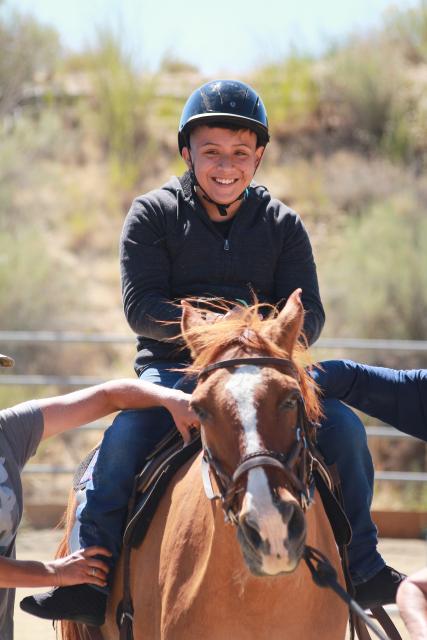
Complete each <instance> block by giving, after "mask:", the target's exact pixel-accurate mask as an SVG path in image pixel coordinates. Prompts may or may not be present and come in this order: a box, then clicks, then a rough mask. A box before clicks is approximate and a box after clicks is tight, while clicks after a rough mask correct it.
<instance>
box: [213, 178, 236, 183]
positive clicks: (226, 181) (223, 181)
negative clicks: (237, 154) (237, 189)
mask: <svg viewBox="0 0 427 640" xmlns="http://www.w3.org/2000/svg"><path fill="white" fill-rule="evenodd" d="M215 182H219V183H220V184H232V183H233V182H234V180H226V179H225V178H215Z"/></svg>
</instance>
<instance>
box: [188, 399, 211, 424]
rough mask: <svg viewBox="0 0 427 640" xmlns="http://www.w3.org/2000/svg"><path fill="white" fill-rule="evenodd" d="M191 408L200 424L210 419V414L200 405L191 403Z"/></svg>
mask: <svg viewBox="0 0 427 640" xmlns="http://www.w3.org/2000/svg"><path fill="white" fill-rule="evenodd" d="M191 408H192V409H193V411H194V413H195V414H196V416H197V417H198V418H199V420H200V422H205V421H206V420H207V419H208V418H209V413H208V411H206V409H204V408H203V407H201V406H200V405H198V404H193V403H191Z"/></svg>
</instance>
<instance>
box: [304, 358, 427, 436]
mask: <svg viewBox="0 0 427 640" xmlns="http://www.w3.org/2000/svg"><path fill="white" fill-rule="evenodd" d="M312 376H313V378H314V379H315V380H316V382H317V383H318V384H319V386H320V388H321V390H322V392H323V394H324V396H325V397H326V398H338V399H339V400H343V401H344V402H345V403H346V404H349V405H350V406H351V407H354V408H355V409H359V410H360V411H363V412H364V413H366V414H368V415H370V416H372V417H374V418H379V419H380V420H382V421H383V422H387V423H388V424H391V425H392V426H393V427H396V428H397V429H400V431H403V432H404V433H408V434H409V435H411V436H415V437H416V438H420V439H421V440H424V441H426V442H427V369H409V370H398V369H387V368H386V367H371V366H369V365H366V364H360V363H358V362H353V361H352V360H326V361H325V362H321V363H320V368H315V369H314V370H313V371H312Z"/></svg>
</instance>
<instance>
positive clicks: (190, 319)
mask: <svg viewBox="0 0 427 640" xmlns="http://www.w3.org/2000/svg"><path fill="white" fill-rule="evenodd" d="M181 307H182V316H181V335H182V337H183V338H184V340H185V343H186V345H187V347H188V348H189V349H190V351H191V356H192V358H193V359H194V358H195V357H196V356H197V355H198V352H199V349H198V346H197V339H196V336H195V334H194V332H193V331H192V329H195V328H196V327H200V326H201V325H204V324H206V321H205V320H204V319H203V318H202V315H201V314H200V313H199V312H198V311H197V310H196V309H195V308H194V307H192V306H191V304H190V303H189V302H187V301H186V300H181Z"/></svg>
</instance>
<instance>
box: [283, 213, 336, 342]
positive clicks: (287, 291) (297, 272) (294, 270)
mask: <svg viewBox="0 0 427 640" xmlns="http://www.w3.org/2000/svg"><path fill="white" fill-rule="evenodd" d="M295 289H302V296H301V301H302V304H303V307H304V310H305V316H304V333H305V335H306V338H307V341H308V344H309V345H312V344H313V343H314V342H316V340H317V339H318V337H319V336H320V333H321V331H322V328H323V325H324V323H325V312H324V309H323V305H322V301H321V299H320V293H319V284H318V280H317V272H316V264H315V262H314V258H313V251H312V248H311V244H310V239H309V237H308V234H307V231H306V229H305V227H304V224H303V223H302V220H301V219H300V218H299V216H297V215H295V214H293V215H292V216H289V221H288V225H287V230H286V237H285V239H284V244H283V248H282V252H281V257H280V262H279V265H278V268H277V273H276V292H275V296H276V299H277V300H284V301H286V300H287V299H288V298H289V296H290V295H291V293H293V291H295Z"/></svg>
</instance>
